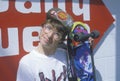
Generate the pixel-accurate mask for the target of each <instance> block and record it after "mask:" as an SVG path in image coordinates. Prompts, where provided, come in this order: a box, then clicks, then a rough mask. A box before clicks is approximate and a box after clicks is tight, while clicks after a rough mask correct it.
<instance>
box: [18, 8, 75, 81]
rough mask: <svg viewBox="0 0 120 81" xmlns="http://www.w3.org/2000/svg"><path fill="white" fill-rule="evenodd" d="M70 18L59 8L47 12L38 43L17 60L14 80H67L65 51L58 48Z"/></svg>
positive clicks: (67, 30)
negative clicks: (17, 65) (17, 64)
mask: <svg viewBox="0 0 120 81" xmlns="http://www.w3.org/2000/svg"><path fill="white" fill-rule="evenodd" d="M72 21H73V20H72V18H71V16H70V15H69V14H67V13H66V12H64V11H63V10H61V9H59V8H52V9H50V10H49V11H48V12H47V19H46V21H45V23H43V24H42V25H41V26H42V29H41V31H40V43H39V45H38V46H37V47H36V48H35V49H33V50H32V51H31V52H30V53H29V54H26V55H25V56H23V57H22V58H21V60H20V62H19V67H18V71H17V78H16V81H68V79H67V57H66V51H65V50H64V49H62V48H59V47H58V45H59V44H60V43H62V42H63V41H64V39H65V37H66V35H67V34H68V32H69V30H70V27H71V26H72Z"/></svg>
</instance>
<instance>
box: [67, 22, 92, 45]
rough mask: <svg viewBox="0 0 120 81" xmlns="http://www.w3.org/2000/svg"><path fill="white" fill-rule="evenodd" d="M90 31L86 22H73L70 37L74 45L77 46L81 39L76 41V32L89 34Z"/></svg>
mask: <svg viewBox="0 0 120 81" xmlns="http://www.w3.org/2000/svg"><path fill="white" fill-rule="evenodd" d="M88 33H90V28H89V26H88V25H87V24H86V23H83V22H80V21H76V22H74V23H73V26H72V28H71V31H70V33H69V39H70V40H71V44H72V46H77V45H78V44H80V43H81V41H75V40H74V37H75V35H76V34H84V35H85V34H88Z"/></svg>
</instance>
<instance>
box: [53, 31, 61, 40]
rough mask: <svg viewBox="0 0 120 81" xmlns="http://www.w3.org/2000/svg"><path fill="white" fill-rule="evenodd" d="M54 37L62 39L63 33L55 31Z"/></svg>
mask: <svg viewBox="0 0 120 81" xmlns="http://www.w3.org/2000/svg"><path fill="white" fill-rule="evenodd" d="M54 37H55V38H56V39H61V37H62V35H61V33H58V32H55V33H54Z"/></svg>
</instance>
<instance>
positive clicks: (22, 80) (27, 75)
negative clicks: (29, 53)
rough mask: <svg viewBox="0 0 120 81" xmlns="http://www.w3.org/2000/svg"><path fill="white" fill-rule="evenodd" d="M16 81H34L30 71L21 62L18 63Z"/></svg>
mask: <svg viewBox="0 0 120 81" xmlns="http://www.w3.org/2000/svg"><path fill="white" fill-rule="evenodd" d="M16 81H34V76H33V73H32V70H31V69H30V67H29V66H27V65H26V64H24V63H22V62H20V63H19V67H18V71H17V77H16Z"/></svg>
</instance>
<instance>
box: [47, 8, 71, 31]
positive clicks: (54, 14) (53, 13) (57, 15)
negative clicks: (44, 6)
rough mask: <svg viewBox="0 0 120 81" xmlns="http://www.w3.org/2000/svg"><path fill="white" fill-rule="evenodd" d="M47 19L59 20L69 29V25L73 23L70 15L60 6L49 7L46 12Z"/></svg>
mask: <svg viewBox="0 0 120 81" xmlns="http://www.w3.org/2000/svg"><path fill="white" fill-rule="evenodd" d="M47 19H54V20H58V21H60V22H61V23H62V24H63V26H65V27H66V28H67V29H68V30H71V27H72V25H73V19H72V17H71V16H70V15H69V14H68V13H66V12H64V11H63V10H62V9H60V8H52V9H50V10H49V11H48V12H47Z"/></svg>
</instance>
